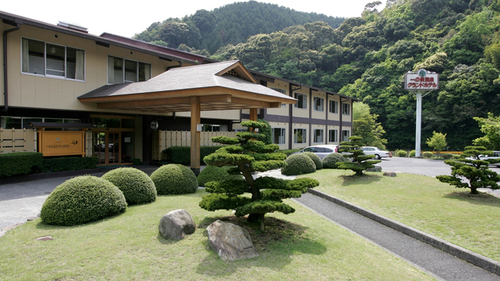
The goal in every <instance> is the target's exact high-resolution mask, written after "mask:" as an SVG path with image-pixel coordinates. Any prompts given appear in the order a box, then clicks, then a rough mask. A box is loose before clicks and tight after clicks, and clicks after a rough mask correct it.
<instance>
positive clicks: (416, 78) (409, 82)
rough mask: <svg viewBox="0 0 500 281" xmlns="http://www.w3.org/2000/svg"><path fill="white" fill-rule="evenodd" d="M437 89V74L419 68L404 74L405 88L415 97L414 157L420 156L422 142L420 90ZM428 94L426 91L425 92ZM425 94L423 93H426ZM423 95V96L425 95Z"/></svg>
mask: <svg viewBox="0 0 500 281" xmlns="http://www.w3.org/2000/svg"><path fill="white" fill-rule="evenodd" d="M438 89H439V74H437V73H436V72H430V71H427V70H425V69H420V70H418V71H417V72H411V71H408V73H406V74H405V90H408V91H410V92H413V93H414V94H415V95H416V97H417V108H416V111H417V112H416V117H417V118H416V124H415V127H416V128H415V157H420V144H421V142H422V130H421V129H422V97H423V96H422V92H423V91H432V90H438ZM427 94H428V93H427ZM427 94H425V95H427ZM425 95H424V96H425Z"/></svg>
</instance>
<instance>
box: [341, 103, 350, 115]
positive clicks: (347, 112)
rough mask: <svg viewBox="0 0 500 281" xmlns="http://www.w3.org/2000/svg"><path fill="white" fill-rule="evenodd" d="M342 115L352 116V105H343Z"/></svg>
mask: <svg viewBox="0 0 500 281" xmlns="http://www.w3.org/2000/svg"><path fill="white" fill-rule="evenodd" d="M342 114H343V115H350V114H351V105H350V104H348V103H343V104H342Z"/></svg>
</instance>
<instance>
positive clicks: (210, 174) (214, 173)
mask: <svg viewBox="0 0 500 281" xmlns="http://www.w3.org/2000/svg"><path fill="white" fill-rule="evenodd" d="M228 169H229V166H224V167H217V166H207V167H205V168H204V169H203V170H202V171H201V172H200V174H199V175H198V177H197V179H198V185H199V186H203V187H204V186H205V184H206V183H207V182H210V181H222V180H232V179H238V180H241V179H243V177H242V176H241V175H230V174H229V173H228V172H227V170H228Z"/></svg>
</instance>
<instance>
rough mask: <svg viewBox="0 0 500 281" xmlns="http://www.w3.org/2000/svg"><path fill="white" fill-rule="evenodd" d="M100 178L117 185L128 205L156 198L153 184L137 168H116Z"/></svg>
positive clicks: (147, 201)
mask: <svg viewBox="0 0 500 281" xmlns="http://www.w3.org/2000/svg"><path fill="white" fill-rule="evenodd" d="M102 178H103V179H105V180H108V181H110V182H111V183H112V184H114V185H115V186H116V187H118V188H119V189H120V190H121V191H122V192H123V195H124V196H125V199H126V200H127V203H128V204H130V205H132V204H144V203H150V202H154V201H155V200H156V187H155V184H154V183H153V181H152V180H151V179H150V178H149V176H148V175H147V174H146V173H144V172H143V171H141V170H139V169H136V168H131V167H124V168H118V169H114V170H111V171H109V172H107V173H106V174H104V175H103V176H102Z"/></svg>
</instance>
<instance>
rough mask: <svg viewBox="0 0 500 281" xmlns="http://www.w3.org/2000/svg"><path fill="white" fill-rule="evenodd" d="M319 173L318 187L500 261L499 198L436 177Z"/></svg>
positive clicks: (401, 174)
mask: <svg viewBox="0 0 500 281" xmlns="http://www.w3.org/2000/svg"><path fill="white" fill-rule="evenodd" d="M352 174H353V173H352V172H351V171H343V170H320V171H317V172H316V173H314V174H309V175H305V176H307V177H311V178H314V179H317V180H318V181H319V182H320V186H318V187H317V188H316V189H317V190H320V191H323V192H325V193H328V194H330V195H333V196H335V197H338V198H340V199H343V200H346V201H348V202H350V203H353V204H355V205H358V206H360V207H363V208H365V209H368V210H371V211H373V212H375V213H378V214H380V215H383V216H385V217H388V218H391V219H393V220H396V221H399V222H401V223H403V224H406V225H409V226H411V227H414V228H416V229H419V230H421V231H424V232H427V233H429V234H432V235H434V236H436V237H439V238H441V239H444V240H446V241H449V242H451V243H454V244H456V245H459V246H461V247H463V248H466V249H469V250H471V251H474V252H476V253H479V254H481V255H484V256H486V257H489V258H492V259H494V260H497V261H500V198H497V197H494V196H492V195H489V194H479V195H470V194H469V193H470V189H458V188H455V187H452V186H450V185H448V184H445V183H441V182H439V181H438V180H437V179H436V178H434V177H428V176H420V175H412V174H403V173H400V174H398V175H397V177H384V176H382V174H381V173H367V174H366V175H365V176H363V177H354V176H351V175H352Z"/></svg>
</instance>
